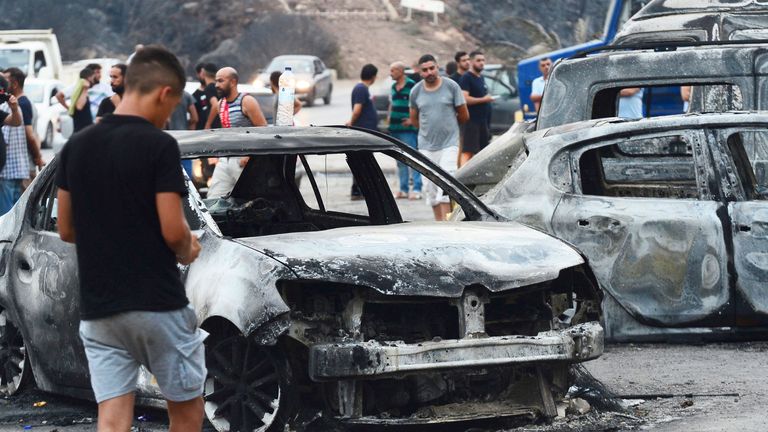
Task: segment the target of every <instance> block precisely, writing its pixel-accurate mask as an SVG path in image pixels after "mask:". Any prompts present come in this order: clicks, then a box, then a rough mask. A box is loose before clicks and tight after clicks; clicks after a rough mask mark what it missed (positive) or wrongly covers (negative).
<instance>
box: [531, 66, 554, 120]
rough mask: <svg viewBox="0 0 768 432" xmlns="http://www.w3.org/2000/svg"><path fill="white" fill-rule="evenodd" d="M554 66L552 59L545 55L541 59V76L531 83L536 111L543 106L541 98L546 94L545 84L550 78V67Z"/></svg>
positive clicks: (532, 98) (532, 99)
mask: <svg viewBox="0 0 768 432" xmlns="http://www.w3.org/2000/svg"><path fill="white" fill-rule="evenodd" d="M551 67H552V59H550V58H549V57H544V58H543V59H539V71H540V72H541V76H540V77H538V78H536V79H535V80H533V83H532V84H531V102H533V105H534V107H535V108H536V112H537V113H538V112H539V107H541V98H542V97H543V96H544V86H545V85H546V84H547V80H548V79H549V69H550V68H551Z"/></svg>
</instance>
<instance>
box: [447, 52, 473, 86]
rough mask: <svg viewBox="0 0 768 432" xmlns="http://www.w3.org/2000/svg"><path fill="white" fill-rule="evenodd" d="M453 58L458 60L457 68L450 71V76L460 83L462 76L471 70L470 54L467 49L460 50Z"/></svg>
mask: <svg viewBox="0 0 768 432" xmlns="http://www.w3.org/2000/svg"><path fill="white" fill-rule="evenodd" d="M453 60H455V61H456V70H455V71H453V72H451V73H449V74H448V76H449V77H450V78H451V79H452V80H453V81H454V82H455V83H456V84H458V83H459V81H461V77H462V76H464V74H465V73H467V72H468V71H469V67H470V66H469V62H470V60H469V54H467V52H466V51H459V52H457V53H456V54H455V55H454V56H453Z"/></svg>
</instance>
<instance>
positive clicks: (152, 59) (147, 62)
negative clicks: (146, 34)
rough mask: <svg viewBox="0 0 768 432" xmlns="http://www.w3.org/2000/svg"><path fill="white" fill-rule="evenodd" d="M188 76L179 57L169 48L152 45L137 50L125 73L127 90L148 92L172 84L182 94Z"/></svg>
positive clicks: (172, 87)
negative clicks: (185, 74)
mask: <svg viewBox="0 0 768 432" xmlns="http://www.w3.org/2000/svg"><path fill="white" fill-rule="evenodd" d="M185 83H186V77H185V76H184V68H182V67H181V63H179V59H177V58H176V56H175V55H173V53H172V52H170V51H168V50H167V49H165V48H163V47H161V46H157V45H150V46H145V47H144V48H142V49H140V50H139V51H136V54H134V56H133V59H131V64H130V65H128V70H127V71H126V74H125V90H126V92H131V91H137V92H139V93H140V94H147V93H149V92H151V91H153V90H155V89H156V88H158V87H161V86H170V87H171V89H173V92H174V93H175V94H177V95H180V94H181V92H183V91H184V84H185Z"/></svg>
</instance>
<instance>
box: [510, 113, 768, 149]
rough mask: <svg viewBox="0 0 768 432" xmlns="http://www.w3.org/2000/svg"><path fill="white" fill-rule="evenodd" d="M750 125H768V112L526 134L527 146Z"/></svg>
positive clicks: (589, 124) (593, 123) (612, 122)
mask: <svg viewBox="0 0 768 432" xmlns="http://www.w3.org/2000/svg"><path fill="white" fill-rule="evenodd" d="M734 126H751V127H766V128H768V112H757V111H752V112H746V111H743V112H741V111H740V112H733V111H732V112H727V113H708V114H680V115H674V116H664V117H654V118H643V119H638V120H627V119H622V118H610V119H597V120H586V121H581V122H577V123H573V124H566V125H562V126H556V127H552V128H548V129H544V130H540V131H537V132H536V133H534V134H531V135H529V136H528V137H526V142H525V143H526V147H528V149H530V150H535V149H536V148H537V147H540V146H548V145H554V146H558V147H566V146H569V145H571V144H573V143H574V142H577V141H586V140H593V139H594V140H598V139H606V138H608V137H611V136H621V135H635V134H642V133H653V132H655V131H665V130H674V129H692V128H716V127H734Z"/></svg>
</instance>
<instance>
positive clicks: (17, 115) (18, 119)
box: [3, 96, 24, 126]
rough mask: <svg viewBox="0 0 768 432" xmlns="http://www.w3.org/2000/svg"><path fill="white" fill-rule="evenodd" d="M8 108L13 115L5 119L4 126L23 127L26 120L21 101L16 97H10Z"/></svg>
mask: <svg viewBox="0 0 768 432" xmlns="http://www.w3.org/2000/svg"><path fill="white" fill-rule="evenodd" d="M8 107H9V108H10V109H11V115H9V116H6V117H5V120H3V124H4V125H7V126H21V124H22V123H23V122H24V118H23V117H22V116H21V109H20V108H19V100H18V99H16V96H10V97H9V98H8Z"/></svg>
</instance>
